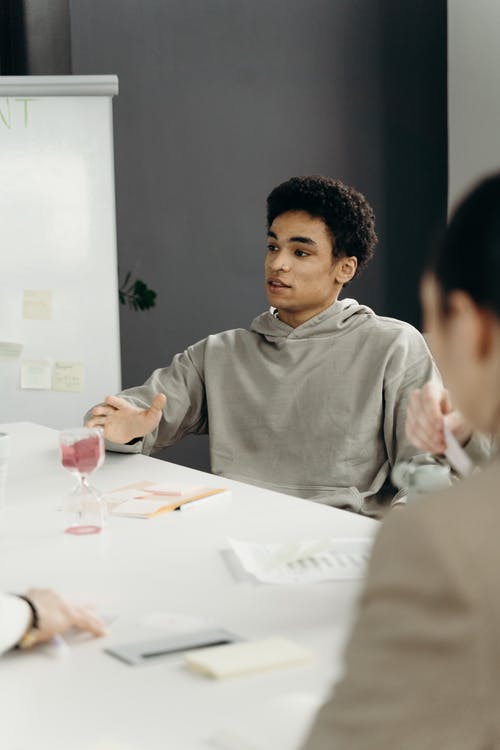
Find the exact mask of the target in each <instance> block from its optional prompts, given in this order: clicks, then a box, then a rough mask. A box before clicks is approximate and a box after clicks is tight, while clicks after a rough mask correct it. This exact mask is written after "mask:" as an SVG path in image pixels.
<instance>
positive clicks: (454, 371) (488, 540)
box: [305, 175, 500, 750]
mask: <svg viewBox="0 0 500 750" xmlns="http://www.w3.org/2000/svg"><path fill="white" fill-rule="evenodd" d="M422 301H423V306H424V313H425V321H426V326H427V330H429V331H430V333H431V341H432V348H433V352H434V354H435V356H436V359H437V363H438V366H439V367H440V370H441V372H442V374H443V378H444V380H445V382H446V383H447V386H448V387H449V390H450V392H451V395H452V398H453V401H454V403H455V404H456V406H457V407H458V409H459V410H460V412H461V414H462V415H463V417H464V419H465V420H467V421H468V423H470V425H471V426H472V427H473V428H474V429H476V430H479V431H481V432H484V433H489V434H492V435H497V436H498V435H499V433H500V175H497V176H493V177H490V178H488V179H487V180H485V181H483V182H482V183H481V184H480V185H479V186H478V187H476V189H475V190H474V191H473V192H472V193H471V194H470V195H469V196H468V197H467V198H466V199H465V201H464V202H463V203H462V204H461V205H460V206H459V207H458V209H457V210H456V212H455V213H454V215H453V218H452V220H451V223H450V225H449V227H448V229H447V232H446V236H445V238H444V240H443V242H442V243H441V245H440V247H439V249H438V251H437V253H436V255H435V257H434V258H433V260H432V262H431V265H430V267H429V270H428V272H427V273H426V275H425V276H424V279H423V282H422ZM441 419H442V416H441V417H440V415H439V413H438V414H436V424H435V429H436V431H437V432H438V433H439V432H440V430H441V422H440V420H441ZM424 422H425V420H424ZM410 427H411V431H413V432H415V431H416V430H417V426H416V424H415V423H414V424H413V425H411V426H410ZM427 427H428V422H427ZM417 431H418V430H417ZM419 439H420V440H422V441H423V440H424V437H423V436H422V435H421V436H420V438H419ZM499 491H500V460H499V458H498V457H496V458H494V459H493V460H492V461H491V463H490V465H489V466H488V467H487V468H484V469H483V470H482V471H480V472H477V473H474V474H472V475H471V476H470V477H469V478H467V479H466V480H464V481H462V482H461V483H460V484H458V485H456V486H455V487H453V488H451V489H449V490H446V491H444V492H440V493H436V494H433V495H431V496H429V497H427V498H425V499H423V500H421V501H419V502H415V504H413V505H409V506H406V507H405V508H402V509H400V510H395V511H393V512H392V513H391V514H389V516H388V517H387V519H386V520H385V521H384V523H383V526H382V529H381V531H380V534H379V536H378V539H377V541H376V544H375V547H374V551H373V556H372V559H371V563H370V566H369V571H368V575H367V580H366V583H365V587H364V592H363V594H362V597H361V601H360V609H359V614H358V619H357V624H356V625H355V627H354V630H353V633H352V635H351V639H350V642H349V644H348V647H347V651H346V656H345V669H344V676H343V678H342V679H341V680H340V682H339V684H338V685H337V687H336V688H335V690H334V693H333V696H332V697H331V698H330V699H329V700H328V701H327V703H326V704H325V705H324V706H323V708H322V709H321V711H320V713H319V715H318V716H317V718H316V721H315V723H314V726H313V728H312V731H311V733H310V736H309V738H308V740H307V742H306V744H305V748H306V750H368V749H369V750H494V748H500V712H499V710H498V708H499V706H500V590H499V586H498V579H499V574H500V541H499V534H500V497H499V494H500V492H499Z"/></svg>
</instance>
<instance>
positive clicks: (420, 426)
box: [406, 381, 472, 453]
mask: <svg viewBox="0 0 500 750" xmlns="http://www.w3.org/2000/svg"><path fill="white" fill-rule="evenodd" d="M445 417H446V424H447V426H448V427H449V429H450V430H451V432H452V433H453V435H454V436H455V437H456V439H457V440H458V442H459V443H460V444H461V445H464V444H465V443H466V442H467V441H468V440H469V438H470V436H471V434H472V428H471V427H470V425H469V424H468V422H467V421H466V419H465V418H464V417H463V416H462V414H460V412H459V411H458V410H457V409H454V408H453V405H452V403H451V399H450V394H449V393H448V391H447V390H446V388H444V387H443V386H442V385H440V384H439V383H436V382H434V381H429V382H428V383H426V384H425V385H424V386H423V387H422V388H417V389H415V390H414V391H412V392H411V393H410V401H409V405H408V411H407V414H406V434H407V436H408V439H409V440H410V441H411V442H412V443H413V445H415V446H416V447H417V448H420V450H423V451H426V452H428V453H444V452H445V450H446V443H445V437H444V418H445Z"/></svg>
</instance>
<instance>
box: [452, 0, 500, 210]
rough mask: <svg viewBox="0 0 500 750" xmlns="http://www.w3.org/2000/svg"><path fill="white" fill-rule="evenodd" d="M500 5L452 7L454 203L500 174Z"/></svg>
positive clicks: (463, 1) (464, 0) (480, 0)
mask: <svg viewBox="0 0 500 750" xmlns="http://www.w3.org/2000/svg"><path fill="white" fill-rule="evenodd" d="M499 30H500V3H499V2H498V0H474V2H471V1H470V0H453V2H449V3H448V143H449V148H448V150H449V203H450V206H451V207H452V206H453V205H454V204H455V202H456V201H457V200H458V199H459V198H460V197H461V196H462V195H463V194H464V192H465V191H467V190H469V189H470V188H471V187H472V185H473V184H474V183H475V182H476V181H478V180H479V179H481V177H483V176H484V175H486V174H488V173H490V172H493V171H497V170H499V169H500V96H499V90H500V72H499V71H500V44H499Z"/></svg>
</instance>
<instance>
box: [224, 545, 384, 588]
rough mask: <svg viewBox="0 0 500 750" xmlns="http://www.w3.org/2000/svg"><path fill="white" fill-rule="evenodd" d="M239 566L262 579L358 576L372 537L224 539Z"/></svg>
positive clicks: (305, 580) (283, 580)
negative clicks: (270, 540)
mask: <svg viewBox="0 0 500 750" xmlns="http://www.w3.org/2000/svg"><path fill="white" fill-rule="evenodd" d="M228 542H229V544H230V546H231V549H232V551H233V552H234V554H235V555H236V557H237V558H238V560H239V562H240V564H241V565H242V566H243V568H244V569H245V570H246V571H247V573H249V574H250V575H252V576H253V577H254V578H255V579H257V581H260V582H262V583H275V584H281V583H320V582H322V581H339V580H352V579H356V578H362V577H363V576H364V573H365V569H366V565H367V563H368V560H369V557H370V552H371V547H372V544H373V539H357V538H353V539H313V540H307V541H300V542H292V543H282V544H258V543H253V542H242V541H238V540H236V539H228Z"/></svg>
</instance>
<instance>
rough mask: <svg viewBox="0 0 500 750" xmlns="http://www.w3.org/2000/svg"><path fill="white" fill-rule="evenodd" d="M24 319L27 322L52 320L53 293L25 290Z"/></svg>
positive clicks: (40, 290)
mask: <svg viewBox="0 0 500 750" xmlns="http://www.w3.org/2000/svg"><path fill="white" fill-rule="evenodd" d="M23 318H24V319H25V320H51V319H52V292H51V291H49V290H43V289H25V290H24V292H23Z"/></svg>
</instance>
